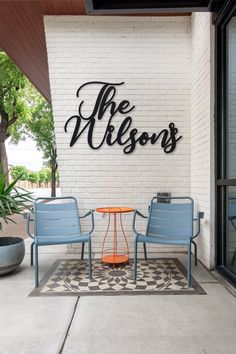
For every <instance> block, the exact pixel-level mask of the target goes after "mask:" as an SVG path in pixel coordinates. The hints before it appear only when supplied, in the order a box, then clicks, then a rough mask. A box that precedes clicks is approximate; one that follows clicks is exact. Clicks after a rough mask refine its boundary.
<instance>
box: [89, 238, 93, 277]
mask: <svg viewBox="0 0 236 354" xmlns="http://www.w3.org/2000/svg"><path fill="white" fill-rule="evenodd" d="M88 253H89V279H90V280H92V247H91V239H89V241H88Z"/></svg>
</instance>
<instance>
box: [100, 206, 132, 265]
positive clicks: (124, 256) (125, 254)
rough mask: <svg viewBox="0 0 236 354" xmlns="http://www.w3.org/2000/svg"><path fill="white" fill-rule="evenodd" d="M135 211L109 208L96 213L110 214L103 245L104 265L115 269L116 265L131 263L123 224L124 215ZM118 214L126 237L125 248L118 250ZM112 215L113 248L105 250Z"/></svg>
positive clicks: (125, 239)
mask: <svg viewBox="0 0 236 354" xmlns="http://www.w3.org/2000/svg"><path fill="white" fill-rule="evenodd" d="M133 210H134V209H132V208H127V207H107V208H97V209H96V211H97V212H98V213H103V214H109V219H108V225H107V230H106V233H105V236H104V240H103V244H102V254H101V260H102V262H104V263H108V264H113V267H114V266H115V265H116V264H121V263H126V262H128V261H129V246H128V241H127V238H126V235H125V232H124V228H123V223H122V214H123V213H130V212H132V211H133ZM117 214H118V215H119V221H120V227H121V231H122V235H123V237H124V241H125V243H124V245H125V246H124V247H122V249H120V248H118V232H117ZM111 215H113V219H114V223H113V224H114V226H113V231H114V232H113V248H112V249H105V242H106V239H107V235H108V232H109V230H110V224H111Z"/></svg>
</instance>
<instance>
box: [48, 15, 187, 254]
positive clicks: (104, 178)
mask: <svg viewBox="0 0 236 354" xmlns="http://www.w3.org/2000/svg"><path fill="white" fill-rule="evenodd" d="M45 32H46V41H47V49H48V62H49V72H50V85H51V93H52V103H53V111H54V117H55V125H56V138H57V146H58V160H59V171H60V176H61V187H62V193H63V194H64V195H71V194H72V195H74V196H76V197H77V198H78V201H79V205H80V208H82V209H84V208H96V207H99V206H107V205H125V206H131V207H134V208H138V209H140V210H141V211H142V212H147V205H148V202H149V201H150V198H151V197H152V196H153V195H155V193H156V192H157V191H171V192H172V193H173V194H174V195H183V194H187V195H189V194H190V189H191V185H190V183H191V178H190V148H191V147H190V134H191V127H190V95H191V87H190V86H191V81H190V79H191V75H190V70H191V60H190V59H191V52H190V49H191V34H190V18H189V17H176V18H174V17H169V18H168V17H163V18H161V17H159V18H157V17H155V18H152V17H148V18H141V17H129V18H128V17H106V18H104V17H79V16H77V17H70V16H67V17H63V16H59V17H51V16H49V17H47V16H46V17H45ZM94 80H101V81H106V80H107V81H111V82H120V81H124V82H125V85H123V86H122V87H120V88H118V93H117V98H116V100H117V101H119V100H121V99H128V100H129V101H130V103H131V104H132V105H135V106H136V107H135V109H134V110H133V111H132V112H131V114H130V115H131V116H132V118H133V127H136V128H137V129H138V130H139V131H140V132H142V131H147V132H150V133H152V132H158V131H160V130H161V129H163V128H167V127H168V124H169V123H170V122H172V121H173V122H174V123H175V124H176V126H177V127H178V129H179V132H180V134H181V135H182V136H183V138H182V139H181V141H180V142H179V143H178V145H177V148H176V150H175V151H174V152H173V153H171V154H165V153H164V152H163V150H162V149H161V147H160V142H159V143H156V145H150V144H147V145H145V146H143V147H141V146H137V148H136V150H135V152H133V153H132V154H130V155H125V154H124V153H123V152H122V147H120V146H118V145H114V146H112V147H108V146H106V145H104V146H103V147H102V148H101V149H99V150H92V149H90V148H89V147H88V145H87V142H86V136H85V135H84V136H82V137H81V139H80V140H79V141H78V142H77V143H76V144H75V145H74V146H73V147H70V146H69V143H70V137H71V133H72V130H73V127H72V126H70V127H69V133H67V134H66V133H65V132H64V124H65V122H66V120H67V119H68V118H69V117H70V116H72V115H73V114H76V112H77V109H78V104H79V99H78V98H76V90H77V89H78V87H79V86H80V85H82V84H83V83H85V82H87V81H94ZM95 93H96V92H95V91H94V90H88V91H87V93H86V98H87V100H89V101H88V105H87V106H86V107H87V108H86V109H87V112H88V113H89V112H90V110H91V105H92V101H93V99H94V94H95ZM85 111H86V110H85ZM118 119H121V117H118ZM122 119H123V118H122ZM100 123H101V124H100V125H99V127H98V128H97V130H96V139H98V138H101V136H102V133H104V129H105V125H106V121H105V118H104V121H102V122H100ZM131 220H132V215H128V214H127V215H126V216H125V217H124V226H125V229H126V230H127V234H128V237H129V241H130V242H131V249H132V246H133V243H132V241H133V233H132V230H131V226H130V225H131ZM106 223H107V219H106V217H104V216H102V215H101V214H97V215H96V229H95V232H94V238H93V250H94V252H95V253H96V254H99V252H100V247H101V242H102V238H103V236H104V231H105V227H106ZM87 227H88V225H85V228H87ZM143 227H144V226H143V224H140V228H141V229H143ZM78 247H79V246H78ZM150 248H152V246H150ZM159 248H161V247H158V248H157V247H156V248H155V250H158V249H159ZM165 250H168V249H165Z"/></svg>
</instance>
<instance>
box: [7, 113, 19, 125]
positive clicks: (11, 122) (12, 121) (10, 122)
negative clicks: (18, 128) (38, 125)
mask: <svg viewBox="0 0 236 354" xmlns="http://www.w3.org/2000/svg"><path fill="white" fill-rule="evenodd" d="M17 118H18V117H17V115H16V114H15V113H14V114H13V117H12V119H10V120H9V121H8V125H7V126H8V128H9V127H10V126H11V125H12V124H13V123H15V121H16V120H17Z"/></svg>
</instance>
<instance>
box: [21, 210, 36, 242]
mask: <svg viewBox="0 0 236 354" xmlns="http://www.w3.org/2000/svg"><path fill="white" fill-rule="evenodd" d="M23 217H24V219H25V221H26V231H27V234H28V236H29V237H31V238H34V235H32V234H31V232H30V222H33V221H34V219H33V218H32V217H31V214H30V213H23Z"/></svg>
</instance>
